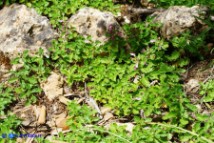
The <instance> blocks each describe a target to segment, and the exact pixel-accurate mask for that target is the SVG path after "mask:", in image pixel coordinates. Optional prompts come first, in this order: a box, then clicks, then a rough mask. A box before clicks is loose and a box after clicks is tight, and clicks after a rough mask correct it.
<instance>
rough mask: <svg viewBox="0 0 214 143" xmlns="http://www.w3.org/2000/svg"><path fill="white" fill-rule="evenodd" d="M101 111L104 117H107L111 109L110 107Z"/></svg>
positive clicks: (102, 108)
mask: <svg viewBox="0 0 214 143" xmlns="http://www.w3.org/2000/svg"><path fill="white" fill-rule="evenodd" d="M100 111H101V113H102V115H105V114H106V113H107V112H110V111H111V108H110V107H101V108H100Z"/></svg>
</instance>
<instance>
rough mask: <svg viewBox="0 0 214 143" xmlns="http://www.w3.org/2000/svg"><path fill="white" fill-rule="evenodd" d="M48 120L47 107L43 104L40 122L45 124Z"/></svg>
mask: <svg viewBox="0 0 214 143" xmlns="http://www.w3.org/2000/svg"><path fill="white" fill-rule="evenodd" d="M45 120H46V107H45V106H44V105H43V106H42V107H41V110H40V114H39V119H38V124H44V123H45Z"/></svg>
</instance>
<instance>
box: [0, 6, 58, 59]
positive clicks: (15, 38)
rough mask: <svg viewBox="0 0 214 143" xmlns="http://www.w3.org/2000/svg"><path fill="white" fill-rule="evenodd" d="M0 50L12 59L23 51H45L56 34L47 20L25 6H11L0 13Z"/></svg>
mask: <svg viewBox="0 0 214 143" xmlns="http://www.w3.org/2000/svg"><path fill="white" fill-rule="evenodd" d="M0 29H1V30H0V50H1V51H3V52H4V53H7V54H8V55H9V57H10V58H14V57H16V56H17V55H18V53H21V52H23V51H24V50H26V49H28V50H30V53H31V54H33V53H34V52H35V51H37V50H38V49H39V48H40V47H41V48H43V49H44V51H47V50H46V49H47V47H49V46H50V45H51V40H52V39H54V38H56V37H57V33H56V32H55V31H54V30H53V29H52V28H51V26H50V24H49V20H48V19H47V18H46V17H44V16H40V15H39V14H37V13H36V11H35V10H34V9H31V8H27V7H26V6H25V5H18V4H13V5H11V6H9V7H4V8H3V9H2V10H1V11H0Z"/></svg>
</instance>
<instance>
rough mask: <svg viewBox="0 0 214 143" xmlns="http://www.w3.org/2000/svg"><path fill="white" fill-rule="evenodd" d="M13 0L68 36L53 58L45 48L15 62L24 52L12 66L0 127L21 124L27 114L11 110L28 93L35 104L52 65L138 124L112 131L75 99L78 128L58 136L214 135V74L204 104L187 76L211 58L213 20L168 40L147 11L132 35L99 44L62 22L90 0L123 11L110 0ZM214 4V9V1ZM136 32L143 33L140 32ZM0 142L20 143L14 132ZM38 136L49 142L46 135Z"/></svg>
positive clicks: (143, 138)
mask: <svg viewBox="0 0 214 143" xmlns="http://www.w3.org/2000/svg"><path fill="white" fill-rule="evenodd" d="M12 2H20V3H24V4H26V5H28V6H29V7H34V8H36V10H37V11H38V12H39V13H40V14H43V15H46V16H48V17H49V18H50V20H51V23H52V25H53V26H54V27H55V28H56V29H57V30H58V31H60V33H61V35H60V38H59V39H57V40H55V41H53V46H52V47H51V48H50V53H51V55H50V57H49V58H48V57H45V56H43V54H42V52H43V51H42V50H40V51H39V52H38V54H37V55H35V56H34V57H30V56H29V55H28V53H27V52H25V53H24V54H23V55H22V56H21V57H19V58H17V59H15V60H14V61H13V64H18V63H19V62H20V60H19V59H20V58H21V59H22V61H23V63H24V64H23V65H24V66H23V67H22V68H21V69H20V70H18V71H16V72H11V74H12V76H11V78H10V79H9V81H8V83H7V84H1V85H0V93H1V94H0V101H1V106H0V109H1V119H0V125H1V126H0V134H4V133H11V132H18V131H19V129H20V121H19V119H17V118H16V117H14V116H13V115H12V114H11V111H10V107H11V106H13V105H14V104H16V103H17V102H18V101H19V100H24V99H26V98H28V99H29V100H28V102H27V103H26V104H33V103H36V101H37V100H38V99H39V98H38V97H39V96H41V95H42V90H41V88H40V85H39V83H40V82H41V81H43V80H45V78H46V77H47V76H48V75H49V74H50V71H51V70H57V71H59V72H60V73H61V74H63V75H64V76H65V77H66V82H67V83H66V84H68V85H69V86H72V87H75V89H77V90H79V91H81V90H84V83H87V87H88V89H89V91H90V92H89V94H90V96H92V97H93V98H94V99H95V100H96V101H97V102H98V103H99V105H102V106H106V107H109V108H111V109H112V110H114V115H115V116H116V117H117V119H118V120H122V118H125V119H126V120H125V121H123V122H128V123H133V124H134V125H135V127H134V129H133V131H132V133H131V134H130V133H129V132H127V131H126V129H125V127H123V126H122V127H121V126H117V124H112V126H111V127H110V128H109V129H108V130H107V129H106V128H104V127H103V126H99V125H98V121H99V118H98V117H97V115H96V114H97V113H96V112H95V111H93V110H92V109H91V108H90V107H88V106H86V105H84V104H83V105H81V104H77V103H76V102H75V101H72V102H71V103H70V104H69V105H68V110H69V115H70V117H71V118H70V120H69V121H68V125H69V127H70V129H71V132H68V133H66V134H62V133H61V134H60V135H59V136H58V137H56V139H57V140H61V141H67V142H72V141H76V142H80V143H81V142H92V143H94V142H106V143H110V142H118V143H119V142H121V143H124V142H133V143H139V142H145V143H149V142H151V143H153V142H157V143H159V142H170V141H171V142H190V143H201V142H204V143H206V142H208V143H212V142H214V136H213V135H214V112H213V108H214V106H213V101H214V88H213V87H214V86H213V85H214V82H213V78H210V79H208V81H207V82H206V83H201V89H200V98H199V100H198V102H197V103H192V102H191V97H190V96H187V94H186V93H185V92H184V90H183V80H182V79H181V75H182V74H183V73H185V72H186V68H187V66H188V65H191V64H192V63H193V62H196V61H199V60H202V59H206V57H205V55H203V54H201V50H202V48H207V47H206V46H204V45H206V43H207V39H208V38H210V37H212V36H213V35H212V32H213V28H214V26H213V25H212V23H208V24H209V25H210V28H209V29H208V30H207V31H206V32H204V33H202V34H200V35H197V36H195V35H193V34H191V33H188V32H187V33H185V34H184V35H181V36H178V37H174V38H172V39H170V40H165V39H163V38H161V37H160V36H159V34H158V33H157V32H156V31H155V29H156V27H157V26H159V25H158V24H155V23H151V19H149V18H148V19H147V20H146V21H145V22H140V23H135V24H132V25H124V27H123V29H124V30H125V33H126V35H127V36H128V37H129V38H128V39H122V38H121V37H117V36H115V37H114V39H113V40H111V41H110V42H108V43H106V44H105V45H102V46H97V45H98V44H99V43H91V44H90V43H85V42H84V41H85V39H84V38H83V37H81V36H80V35H78V34H77V33H76V32H75V31H74V30H73V29H69V30H65V29H63V27H62V26H61V23H62V22H63V21H65V20H67V19H68V18H69V16H70V15H72V14H73V13H75V12H76V11H77V10H78V9H79V8H81V7H83V6H85V5H87V6H91V7H95V8H99V9H101V10H109V11H113V12H116V11H117V10H118V5H114V4H113V3H112V1H111V0H110V1H105V2H102V1H101V0H96V1H90V0H82V1H73V0H70V1H58V0H49V1H41V0H35V1H27V0H20V1H12ZM152 2H154V3H155V4H156V5H157V6H161V7H162V6H164V7H168V6H170V5H177V4H178V5H181V4H182V5H183V4H185V5H188V6H190V5H195V4H198V3H199V4H200V3H202V4H206V5H208V4H207V3H205V1H201V2H197V1H188V2H186V1H173V2H172V1H168V0H161V1H152ZM209 4H210V5H211V9H212V8H213V7H212V4H213V2H212V1H211V2H209ZM212 10H213V9H212ZM147 23H150V24H147ZM133 31H134V32H135V33H136V32H137V34H134V35H133ZM89 40H90V39H89ZM187 40H189V42H188V43H187V42H186V41H187ZM127 44H128V45H130V47H131V49H130V50H131V51H132V52H133V54H132V55H130V54H127V53H126V50H125V48H124V47H126V45H127ZM209 61H212V59H209ZM211 63H213V62H211ZM212 66H213V64H211V67H212ZM29 77H30V78H29ZM77 85H78V86H77ZM198 104H200V105H204V106H206V107H209V108H208V109H207V111H209V113H204V112H203V111H204V110H199V109H198V106H197V105H198ZM121 122H122V121H121ZM89 125H90V126H89ZM9 129H10V130H9ZM1 141H2V142H5V141H6V142H15V140H9V139H8V140H6V139H1ZM36 141H37V142H48V141H47V140H44V139H42V138H39V139H36Z"/></svg>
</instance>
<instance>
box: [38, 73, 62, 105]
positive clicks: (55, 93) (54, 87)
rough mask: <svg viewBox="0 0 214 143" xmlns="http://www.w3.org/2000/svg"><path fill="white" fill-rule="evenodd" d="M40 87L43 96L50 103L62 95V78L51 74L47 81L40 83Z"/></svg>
mask: <svg viewBox="0 0 214 143" xmlns="http://www.w3.org/2000/svg"><path fill="white" fill-rule="evenodd" d="M41 87H42V89H43V91H44V92H45V95H46V96H47V98H48V99H49V100H50V101H53V100H54V99H55V98H57V97H59V96H60V95H62V94H63V77H62V76H61V75H59V74H57V73H54V72H52V73H51V75H50V76H49V77H48V79H47V81H46V82H44V83H41Z"/></svg>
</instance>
